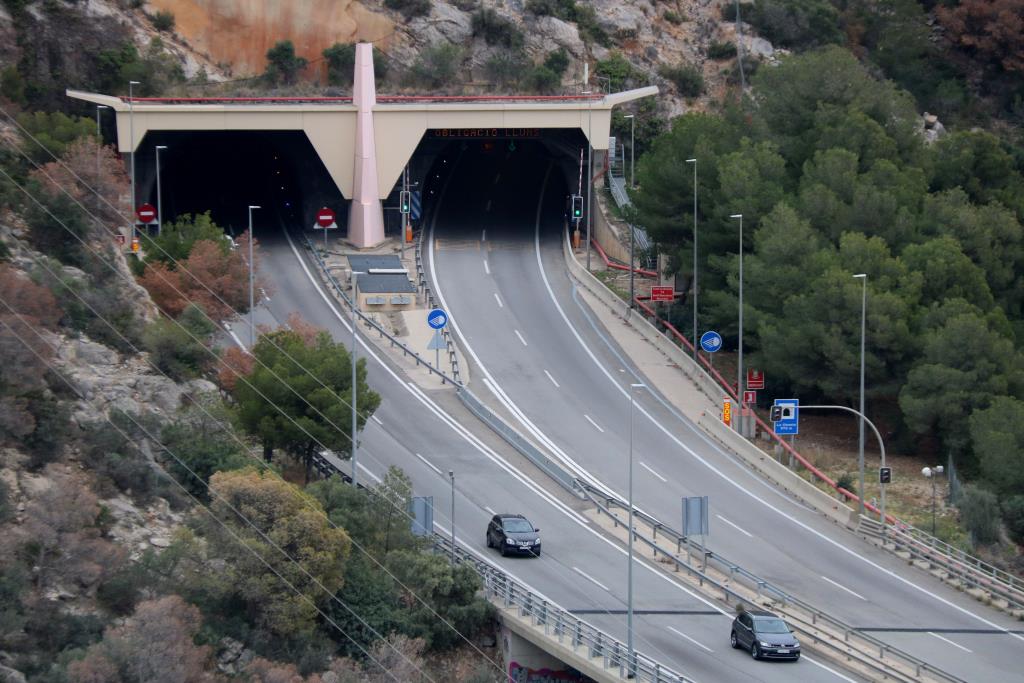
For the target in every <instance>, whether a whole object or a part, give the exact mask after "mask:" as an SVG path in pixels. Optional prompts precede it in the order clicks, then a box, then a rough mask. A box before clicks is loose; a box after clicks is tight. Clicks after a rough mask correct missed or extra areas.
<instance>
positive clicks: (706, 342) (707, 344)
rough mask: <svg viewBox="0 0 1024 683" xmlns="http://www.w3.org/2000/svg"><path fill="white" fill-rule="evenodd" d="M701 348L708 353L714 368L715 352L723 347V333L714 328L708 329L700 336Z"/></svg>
mask: <svg viewBox="0 0 1024 683" xmlns="http://www.w3.org/2000/svg"><path fill="white" fill-rule="evenodd" d="M700 348H702V349H704V352H705V353H707V354H708V362H709V363H711V368H712V369H714V367H715V356H714V355H713V354H714V353H715V352H716V351H718V350H719V349H720V348H722V335H720V334H718V333H717V332H715V331H714V330H708V331H707V332H705V333H704V334H702V335H701V336H700Z"/></svg>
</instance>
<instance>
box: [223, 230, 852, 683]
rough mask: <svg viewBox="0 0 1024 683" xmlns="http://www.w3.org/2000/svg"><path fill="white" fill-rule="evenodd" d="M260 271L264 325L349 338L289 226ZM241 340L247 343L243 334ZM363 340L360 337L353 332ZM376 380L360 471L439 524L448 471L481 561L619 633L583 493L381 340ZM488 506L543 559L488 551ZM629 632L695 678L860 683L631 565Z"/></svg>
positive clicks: (269, 240)
mask: <svg viewBox="0 0 1024 683" xmlns="http://www.w3.org/2000/svg"><path fill="white" fill-rule="evenodd" d="M257 237H258V238H259V239H260V240H261V245H262V247H261V249H262V258H261V266H260V267H261V271H262V275H263V276H264V277H265V279H266V280H268V281H269V282H270V285H271V287H270V291H271V298H270V299H269V300H267V301H265V302H263V304H262V305H261V307H260V310H259V311H258V315H257V320H258V321H259V322H271V321H276V323H278V324H283V323H284V321H285V320H287V318H288V315H289V314H290V313H292V312H296V311H297V312H299V313H301V314H302V316H303V317H304V318H305V319H306V320H308V321H309V322H311V323H313V324H315V325H317V326H319V327H322V328H324V329H326V330H328V331H329V332H330V333H331V334H332V335H334V337H335V338H337V339H339V340H343V341H346V342H347V341H348V340H349V339H350V335H351V331H350V328H349V327H348V322H347V316H346V315H345V312H344V311H341V310H340V309H339V308H338V307H337V306H336V305H335V304H334V303H333V302H331V301H330V300H329V299H328V298H327V296H326V294H325V293H324V292H323V290H322V289H321V288H320V287H319V285H318V283H317V282H315V281H314V280H315V279H314V276H313V275H312V271H313V268H314V266H313V265H312V263H311V260H310V259H309V258H308V256H306V255H304V253H303V252H302V251H301V250H300V249H298V248H296V247H297V245H293V244H292V243H291V240H290V239H289V238H288V237H287V236H286V235H284V234H279V235H266V234H264V235H261V234H259V233H257ZM238 336H239V337H240V338H241V339H242V340H247V335H246V334H243V333H242V331H241V330H239V333H238ZM360 339H361V341H365V340H364V338H362V337H361V338H360ZM360 353H361V356H363V357H366V358H367V359H368V376H369V381H370V383H371V385H372V386H373V387H374V389H375V390H376V391H378V392H379V393H380V394H381V397H382V403H381V406H380V408H379V409H378V410H377V412H376V414H375V416H374V419H372V420H370V421H368V422H367V427H366V429H365V430H364V432H363V433H362V438H361V448H360V457H359V463H360V476H362V477H364V478H365V477H371V478H373V477H380V476H381V475H382V474H383V473H384V472H385V471H386V469H387V467H388V466H390V465H397V466H399V467H401V468H402V469H403V470H405V471H406V472H407V473H408V474H409V475H410V477H411V478H412V480H413V482H414V490H415V494H416V495H429V496H433V498H434V506H435V522H436V523H437V524H438V527H439V528H440V529H443V530H445V531H446V532H447V531H448V530H450V528H451V522H450V519H449V517H450V515H449V512H448V511H449V506H450V504H451V488H450V482H449V479H448V476H447V472H448V470H449V469H451V470H453V471H454V472H455V476H456V493H455V498H456V500H455V519H456V523H455V530H456V537H457V539H458V540H459V541H460V542H461V543H462V544H463V545H464V546H465V547H466V548H468V549H469V550H471V551H472V552H475V553H477V554H478V555H480V556H483V557H486V558H488V559H489V560H490V561H492V562H493V563H494V564H496V565H498V566H500V567H502V568H503V569H505V570H506V571H508V572H509V573H511V574H513V575H514V576H516V577H517V578H519V579H520V580H522V581H523V582H525V583H527V584H529V585H530V586H532V587H534V588H535V589H536V590H538V591H539V592H541V593H543V594H545V595H546V596H548V597H550V598H551V599H552V600H553V601H555V602H557V603H558V604H560V605H561V606H563V607H565V608H568V609H570V610H575V611H579V612H580V613H581V614H582V615H583V616H584V618H585V619H587V620H588V621H590V622H591V623H594V624H595V625H599V626H601V627H602V628H605V629H607V631H608V632H609V633H610V634H611V635H613V636H615V637H617V638H619V639H621V640H622V641H625V639H626V616H625V609H626V582H625V575H626V557H625V551H624V550H623V549H622V548H621V547H620V546H619V545H617V544H616V543H614V542H612V541H610V540H608V539H606V538H604V537H603V536H602V535H601V534H599V533H598V532H597V531H596V530H595V529H593V528H592V527H593V525H591V524H590V523H588V522H587V521H586V519H585V518H584V517H583V516H582V515H581V514H580V508H579V505H580V503H579V501H576V500H574V499H573V498H572V497H571V496H569V495H567V494H565V493H563V492H562V491H561V490H560V489H558V488H557V486H556V485H555V484H554V483H553V482H551V481H550V480H548V479H546V478H544V477H543V476H542V475H540V474H539V473H538V472H537V470H536V469H535V468H533V467H532V466H530V465H528V464H527V463H525V462H524V461H523V460H522V458H521V457H520V456H519V455H518V454H516V453H515V452H514V451H512V450H511V449H510V448H509V447H508V446H507V445H505V444H504V443H503V442H501V441H500V440H499V439H498V438H497V437H496V436H495V435H494V434H493V433H492V432H490V431H489V430H488V429H487V428H485V427H484V426H483V425H482V423H480V422H479V421H478V420H477V419H476V418H474V417H472V416H470V415H469V414H468V413H467V412H466V411H464V409H462V408H461V404H460V403H459V402H458V400H457V399H456V398H455V396H454V395H453V391H452V389H450V388H448V389H441V388H438V389H421V388H420V387H419V386H417V385H416V383H414V382H412V381H411V380H410V378H409V377H408V376H406V375H405V374H404V373H403V372H402V371H401V369H400V368H399V366H397V365H396V364H394V363H393V362H391V360H389V359H388V358H387V357H386V356H384V355H382V353H381V352H380V351H379V350H377V349H376V347H373V346H372V345H371V346H366V345H365V344H363V345H362V346H361V349H360ZM492 512H523V513H525V514H527V515H528V516H529V518H530V519H531V521H533V522H534V524H535V525H537V526H538V527H540V529H541V537H542V539H543V540H544V554H543V556H542V557H541V558H538V559H528V558H511V557H510V558H501V557H500V556H499V555H498V553H497V552H496V551H494V550H489V549H487V548H486V545H485V541H484V530H485V528H486V524H487V521H488V519H489V518H490V516H491V514H492ZM636 567H637V569H636V572H635V585H636V600H635V605H636V609H637V610H645V611H647V610H656V611H658V614H639V615H638V616H637V617H636V622H635V633H636V647H637V649H638V650H640V651H643V652H645V653H646V654H648V655H650V656H652V657H654V658H656V659H657V660H659V661H661V662H663V663H664V664H666V665H668V666H671V667H673V668H675V669H677V670H679V671H681V672H684V673H686V674H687V675H689V676H691V677H693V678H694V679H695V680H698V681H701V682H710V681H727V682H728V681H737V682H739V681H766V682H775V681H778V682H783V681H792V680H795V679H799V680H805V681H837V680H855V679H851V678H849V677H847V676H844V675H843V674H840V673H839V672H836V671H833V670H832V668H831V667H829V666H827V665H825V664H823V663H816V662H814V661H809V660H810V659H814V658H813V657H811V658H806V657H805V658H804V659H803V660H801V661H800V662H798V663H796V664H788V663H781V662H780V663H775V662H754V661H752V660H751V658H750V656H749V655H747V654H744V653H742V652H739V651H733V650H731V649H730V648H729V646H728V635H729V620H730V616H729V615H726V614H723V613H722V611H721V610H719V609H718V608H717V607H716V606H714V605H713V604H710V603H707V602H706V601H704V600H703V599H701V598H700V597H698V596H695V595H693V594H692V593H691V592H690V591H689V590H688V589H687V588H685V587H683V586H681V585H680V584H678V583H677V582H675V581H674V580H673V579H672V578H671V577H669V576H667V575H665V574H664V573H662V572H661V571H660V570H657V569H655V568H652V567H650V566H649V565H648V564H646V563H644V562H640V561H638V562H637V565H636Z"/></svg>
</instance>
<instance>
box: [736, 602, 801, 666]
mask: <svg viewBox="0 0 1024 683" xmlns="http://www.w3.org/2000/svg"><path fill="white" fill-rule="evenodd" d="M729 642H730V643H731V644H732V646H733V647H735V648H744V649H747V650H749V651H750V656H751V657H753V658H754V659H762V658H764V659H792V660H793V661H796V660H798V659H800V641H799V640H797V639H796V635H794V634H793V631H791V630H790V628H789V626H788V625H787V624H786V622H784V621H783V620H782V619H780V618H779V617H777V616H775V615H774V614H772V613H771V612H765V611H764V610H759V609H755V610H746V611H744V612H740V613H739V615H737V616H736V618H735V619H733V621H732V634H731V635H730V636H729Z"/></svg>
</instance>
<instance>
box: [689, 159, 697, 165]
mask: <svg viewBox="0 0 1024 683" xmlns="http://www.w3.org/2000/svg"><path fill="white" fill-rule="evenodd" d="M686 163H688V164H695V163H697V160H696V159H687V160H686Z"/></svg>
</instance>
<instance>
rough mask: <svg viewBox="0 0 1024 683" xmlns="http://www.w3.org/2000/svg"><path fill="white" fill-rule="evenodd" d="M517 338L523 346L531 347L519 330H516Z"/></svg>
mask: <svg viewBox="0 0 1024 683" xmlns="http://www.w3.org/2000/svg"><path fill="white" fill-rule="evenodd" d="M516 336H517V337H519V341H521V342H523V346H529V344H527V343H526V340H525V339H523V335H521V334H520V333H519V330H516Z"/></svg>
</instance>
